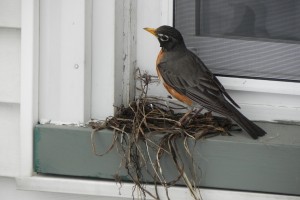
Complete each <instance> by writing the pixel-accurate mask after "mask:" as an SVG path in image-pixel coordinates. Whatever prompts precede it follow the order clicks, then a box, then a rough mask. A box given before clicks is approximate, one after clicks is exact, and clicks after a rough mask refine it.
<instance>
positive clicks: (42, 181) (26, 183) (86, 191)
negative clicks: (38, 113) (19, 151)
mask: <svg viewBox="0 0 300 200" xmlns="http://www.w3.org/2000/svg"><path fill="white" fill-rule="evenodd" d="M16 182H17V189H19V190H30V191H41V192H58V193H68V194H80V195H94V196H101V197H112V198H114V199H128V200H129V199H132V188H133V187H134V185H133V184H132V183H123V184H122V187H120V186H119V185H117V184H116V183H115V182H114V181H98V180H82V179H72V178H57V177H43V176H33V177H25V178H24V177H23V178H17V179H16ZM147 189H148V190H149V191H153V192H154V187H153V186H147ZM158 193H159V195H160V196H161V197H162V198H161V199H162V200H164V199H166V197H165V196H164V194H165V191H164V188H162V187H158ZM135 195H138V194H137V192H136V193H135ZM169 196H170V199H172V200H182V199H192V198H191V196H190V194H189V192H188V190H187V189H186V188H183V187H177V186H174V187H171V188H169ZM201 196H202V198H203V199H206V200H215V199H223V200H231V199H243V200H253V199H255V200H271V199H272V200H281V199H285V200H300V197H296V196H288V195H276V194H264V193H253V192H240V191H230V190H216V189H206V188H204V189H201ZM146 199H153V198H151V197H147V198H146Z"/></svg>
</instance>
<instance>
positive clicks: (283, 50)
mask: <svg viewBox="0 0 300 200" xmlns="http://www.w3.org/2000/svg"><path fill="white" fill-rule="evenodd" d="M174 5H175V15H174V16H175V18H174V19H175V27H176V28H177V29H179V30H180V31H181V32H182V33H183V36H184V38H185V42H186V44H187V46H188V47H189V48H191V49H192V50H193V51H195V52H196V54H197V55H198V56H199V57H200V58H201V59H202V60H203V61H204V63H205V64H206V65H207V66H208V67H209V68H210V69H211V70H212V71H213V73H215V74H218V75H225V76H238V77H251V78H263V79H278V80H289V81H300V43H299V41H300V0H194V1H192V0H175V4H174Z"/></svg>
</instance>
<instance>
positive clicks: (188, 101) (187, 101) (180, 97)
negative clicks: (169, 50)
mask: <svg viewBox="0 0 300 200" xmlns="http://www.w3.org/2000/svg"><path fill="white" fill-rule="evenodd" d="M163 54H164V52H163V51H162V50H160V52H159V54H158V56H157V59H156V72H157V75H158V78H159V80H160V81H162V82H163V85H164V86H165V88H166V89H167V91H168V92H169V93H170V94H171V95H172V96H173V97H174V98H176V99H178V100H179V101H181V102H183V103H185V104H187V105H189V106H191V105H192V104H193V101H192V100H191V99H190V98H188V97H187V96H185V95H182V94H180V93H178V92H177V91H176V90H174V89H173V88H172V87H171V86H169V85H168V84H166V83H165V82H164V77H163V76H162V75H161V74H160V72H159V69H158V64H159V63H160V61H161V59H162V58H163Z"/></svg>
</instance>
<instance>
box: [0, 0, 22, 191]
mask: <svg viewBox="0 0 300 200" xmlns="http://www.w3.org/2000/svg"><path fill="white" fill-rule="evenodd" d="M20 3H21V1H20V0H0V130H1V131H0V176H8V177H15V176H16V175H17V173H18V160H19V158H18V155H19V137H18V134H19V115H20V110H19V101H20V33H21V29H20V11H21V10H20ZM1 190H2V187H0V191H1Z"/></svg>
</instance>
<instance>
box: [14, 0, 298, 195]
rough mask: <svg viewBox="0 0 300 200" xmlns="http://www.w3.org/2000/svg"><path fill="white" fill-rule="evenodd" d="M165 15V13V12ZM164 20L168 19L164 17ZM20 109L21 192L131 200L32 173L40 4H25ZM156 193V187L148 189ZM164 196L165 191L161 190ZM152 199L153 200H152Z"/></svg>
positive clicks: (30, 0) (32, 0)
mask: <svg viewBox="0 0 300 200" xmlns="http://www.w3.org/2000/svg"><path fill="white" fill-rule="evenodd" d="M170 2H172V1H171V0H164V1H163V2H162V3H163V4H164V6H163V9H168V10H169V9H170V8H171V7H170V5H171V3H170ZM163 11H164V12H165V10H163ZM162 19H167V20H168V19H169V18H168V17H167V18H164V17H162ZM21 40H22V41H21V101H20V103H21V108H20V112H21V115H20V160H21V161H20V166H19V168H20V172H19V176H18V177H17V178H16V182H17V187H18V189H23V190H36V191H47V192H63V193H73V194H87V195H99V196H108V197H116V198H120V199H124V198H128V199H132V188H133V184H131V183H123V184H122V187H121V188H120V190H119V188H118V187H119V186H118V185H117V184H116V183H115V182H113V181H96V180H82V179H71V178H56V177H43V176H39V175H36V174H34V172H33V128H34V126H35V124H36V123H37V122H38V78H39V77H38V65H39V64H38V63H39V62H38V60H39V44H38V41H39V0H22V33H21ZM147 188H148V189H149V190H153V189H154V188H153V186H148V187H147ZM159 193H160V194H165V191H164V188H162V187H160V188H159ZM169 194H170V195H171V196H172V197H174V198H172V199H190V194H189V192H188V190H187V188H182V187H172V188H170V192H169ZM201 194H202V196H203V198H204V199H207V200H209V199H224V200H227V199H228V200H229V199H243V200H248V199H249V200H250V199H251V200H252V199H255V200H265V199H283V198H284V199H289V200H299V199H300V197H293V196H283V195H272V194H260V193H249V192H235V191H225V190H214V189H201ZM149 199H151V198H149Z"/></svg>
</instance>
